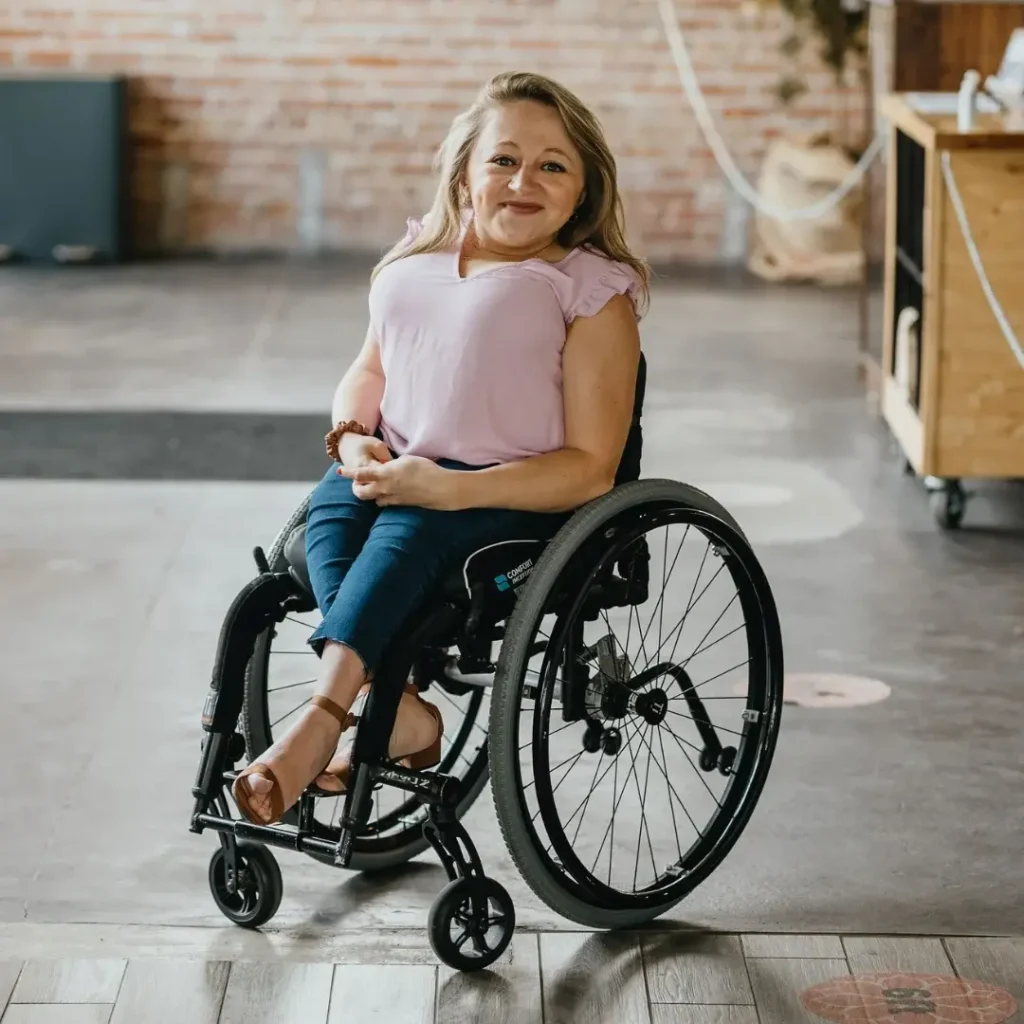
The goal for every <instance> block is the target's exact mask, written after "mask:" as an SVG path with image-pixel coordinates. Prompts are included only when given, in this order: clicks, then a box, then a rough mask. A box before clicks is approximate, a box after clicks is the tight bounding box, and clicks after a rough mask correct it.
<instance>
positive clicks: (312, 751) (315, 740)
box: [236, 706, 341, 825]
mask: <svg viewBox="0 0 1024 1024" xmlns="http://www.w3.org/2000/svg"><path fill="white" fill-rule="evenodd" d="M340 734H341V726H340V725H339V723H338V721H337V720H336V719H335V718H334V716H333V715H331V714H329V713H328V712H327V711H325V710H324V709H323V708H319V707H316V706H311V707H307V708H306V709H305V710H304V711H303V712H302V717H301V718H300V719H299V720H298V721H297V722H296V723H295V725H294V726H292V728H291V729H289V730H288V732H287V733H286V734H285V735H284V736H282V737H281V739H279V740H278V741H277V742H276V743H275V744H273V745H272V746H271V747H270V748H269V749H268V750H266V751H264V752H263V753H262V754H261V755H260V756H259V757H258V758H257V760H258V761H259V762H260V764H265V765H266V766H267V767H268V768H270V769H271V771H273V773H274V776H275V777H276V779H277V782H274V781H272V780H271V779H268V778H267V777H266V776H264V775H261V774H260V773H259V769H257V770H256V771H255V772H252V773H251V774H249V775H248V776H246V781H247V782H248V784H249V786H250V788H251V789H252V793H253V795H252V796H251V797H250V798H249V800H248V804H249V809H250V811H251V812H252V814H253V816H254V817H256V818H258V819H259V820H261V821H262V822H263V823H264V824H267V825H269V824H272V823H273V821H274V820H276V819H275V818H274V814H273V810H272V808H273V802H272V799H271V797H272V796H274V795H275V794H273V792H272V791H273V790H274V788H275V787H278V786H279V787H280V789H281V792H280V800H281V801H282V802H283V805H284V808H285V809H286V810H287V809H288V808H289V807H291V806H292V804H294V803H295V801H296V800H298V798H299V797H300V796H301V795H302V791H303V790H304V789H305V788H306V786H307V785H309V782H310V780H311V779H312V778H313V777H314V776H315V775H316V773H317V772H318V771H320V770H321V769H322V768H323V765H324V761H326V760H327V758H329V757H330V756H331V751H332V750H334V749H335V748H336V747H337V745H338V738H339V736H340ZM236 785H237V783H236Z"/></svg>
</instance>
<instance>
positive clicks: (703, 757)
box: [697, 749, 718, 772]
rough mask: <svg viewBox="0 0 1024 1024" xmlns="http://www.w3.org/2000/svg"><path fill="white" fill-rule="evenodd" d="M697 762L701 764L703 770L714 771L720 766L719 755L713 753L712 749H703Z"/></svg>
mask: <svg viewBox="0 0 1024 1024" xmlns="http://www.w3.org/2000/svg"><path fill="white" fill-rule="evenodd" d="M697 763H698V764H699V765H700V768H701V771H704V772H713V771H714V770H715V768H716V767H717V766H718V755H717V754H714V753H712V752H711V751H710V750H706V749H705V750H702V751H701V752H700V757H699V758H698V760H697Z"/></svg>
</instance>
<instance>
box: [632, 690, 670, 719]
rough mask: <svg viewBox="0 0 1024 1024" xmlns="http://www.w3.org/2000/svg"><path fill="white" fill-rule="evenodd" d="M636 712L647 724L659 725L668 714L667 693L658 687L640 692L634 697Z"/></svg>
mask: <svg viewBox="0 0 1024 1024" xmlns="http://www.w3.org/2000/svg"><path fill="white" fill-rule="evenodd" d="M636 713H637V714H638V715H639V716H640V717H641V718H643V720H644V721H645V722H647V724H648V725H661V723H662V722H663V721H664V720H665V715H666V714H668V694H667V693H665V691H664V690H662V689H661V688H660V687H655V688H654V689H653V690H648V691H647V692H646V693H641V694H640V695H639V696H638V697H637V699H636Z"/></svg>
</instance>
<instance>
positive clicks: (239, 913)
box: [209, 843, 284, 928]
mask: <svg viewBox="0 0 1024 1024" xmlns="http://www.w3.org/2000/svg"><path fill="white" fill-rule="evenodd" d="M235 863H236V865H237V867H238V878H237V882H236V885H235V887H234V888H235V891H234V892H231V891H230V890H229V888H228V866H227V857H226V855H225V853H224V847H223V846H218V847H217V849H216V850H215V851H214V854H213V856H212V857H211V858H210V871H209V878H210V892H212V893H213V899H214V902H215V903H216V904H217V906H218V907H219V908H220V911H221V913H222V914H223V915H224V916H225V917H226V918H227V919H228V920H229V921H233V922H234V923H235V924H237V925H240V926H241V927H243V928H259V927H260V926H261V925H264V924H266V923H267V922H268V921H269V920H270V919H271V918H272V917H273V916H274V914H276V913H277V908H278V907H279V906H280V905H281V896H282V895H283V894H284V882H283V881H282V879H281V869H280V867H278V864H277V861H276V860H275V859H274V855H273V854H272V853H271V852H270V851H269V850H268V849H267V848H266V847H265V846H259V845H257V844H256V843H239V844H238V852H237V853H236V854H235Z"/></svg>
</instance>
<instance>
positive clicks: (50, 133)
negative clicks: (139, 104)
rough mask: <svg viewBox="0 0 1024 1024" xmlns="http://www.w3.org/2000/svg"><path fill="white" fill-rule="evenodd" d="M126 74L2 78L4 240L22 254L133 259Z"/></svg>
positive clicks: (0, 225) (0, 221) (0, 237)
mask: <svg viewBox="0 0 1024 1024" xmlns="http://www.w3.org/2000/svg"><path fill="white" fill-rule="evenodd" d="M125 135H126V131H125V88H124V80H123V79H121V78H117V77H115V78H107V77H103V78H97V77H86V76H81V77H80V76H67V77H49V76H45V77H44V76H34V75H26V76H9V77H3V78H0V154H2V156H0V245H2V246H9V247H10V249H11V250H12V254H13V258H14V259H17V260H46V261H49V260H53V259H68V260H74V259H78V258H83V257H88V258H92V259H95V260H103V261H109V260H119V259H122V258H123V257H124V256H125V238H126V231H127V224H126V213H125V211H126V208H127V204H126V202H125V199H126V195H127V192H128V184H127V181H126V180H125V177H126V176H125Z"/></svg>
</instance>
